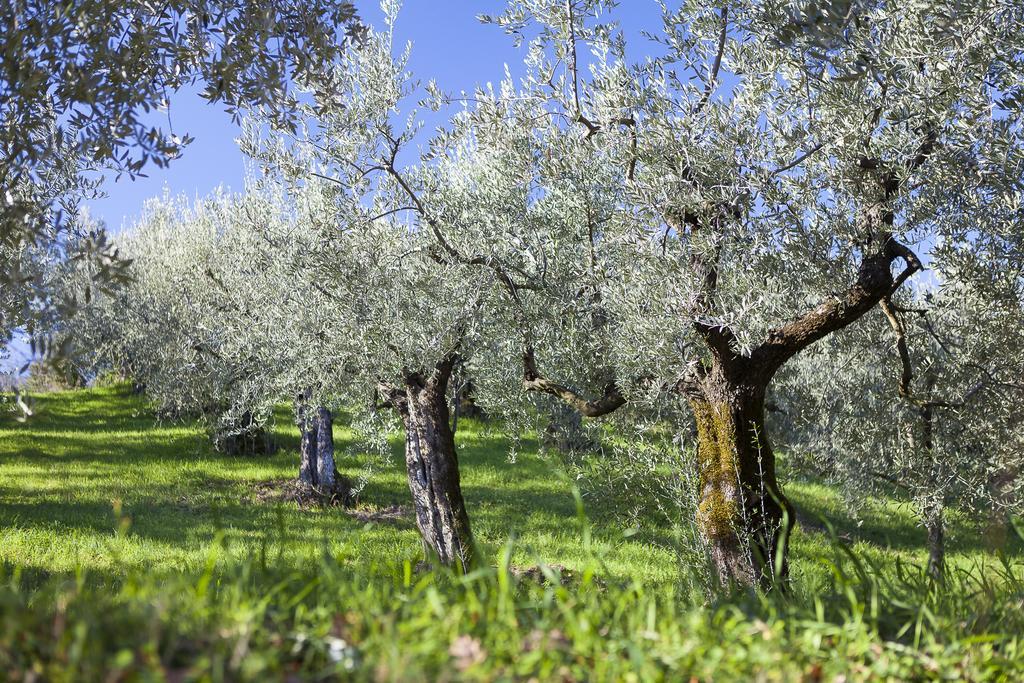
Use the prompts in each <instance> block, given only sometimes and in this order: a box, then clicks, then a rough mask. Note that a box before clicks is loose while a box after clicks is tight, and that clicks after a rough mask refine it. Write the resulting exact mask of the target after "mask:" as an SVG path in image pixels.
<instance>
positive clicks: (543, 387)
mask: <svg viewBox="0 0 1024 683" xmlns="http://www.w3.org/2000/svg"><path fill="white" fill-rule="evenodd" d="M523 388H524V389H526V391H533V392H537V393H543V394H548V395H550V396H554V397H556V398H558V399H561V400H562V401H563V402H564V403H565V404H566V405H568V406H570V407H571V408H573V409H574V410H576V411H577V412H579V414H580V415H582V416H583V417H601V416H602V415H607V414H608V413H611V412H614V411H616V410H618V409H619V408H621V407H622V406H623V405H625V404H626V397H625V396H623V395H622V392H621V391H619V387H618V385H617V384H616V383H615V382H609V383H607V384H606V385H605V387H604V394H603V395H602V396H601V397H600V398H598V399H593V400H589V399H587V398H585V397H583V396H581V395H580V394H579V393H578V392H576V391H574V390H572V389H570V388H569V387H567V386H565V385H564V384H559V383H558V382H553V381H551V380H549V379H548V378H547V377H545V376H544V375H542V374H541V373H540V371H539V370H538V369H537V360H536V358H535V356H534V352H533V349H532V348H527V349H526V351H524V352H523Z"/></svg>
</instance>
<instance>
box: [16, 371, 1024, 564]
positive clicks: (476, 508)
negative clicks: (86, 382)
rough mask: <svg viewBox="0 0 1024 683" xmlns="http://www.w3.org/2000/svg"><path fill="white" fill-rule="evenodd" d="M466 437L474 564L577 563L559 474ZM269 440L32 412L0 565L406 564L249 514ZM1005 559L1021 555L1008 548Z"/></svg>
mask: <svg viewBox="0 0 1024 683" xmlns="http://www.w3.org/2000/svg"><path fill="white" fill-rule="evenodd" d="M464 424H465V426H464V427H463V428H460V431H459V435H458V437H457V442H458V446H459V454H460V461H461V464H462V469H463V489H464V492H465V495H466V498H467V503H468V506H469V510H470V515H471V518H472V521H473V524H474V528H475V531H476V534H477V536H478V540H479V541H481V542H482V544H483V545H484V547H485V549H488V551H489V552H496V551H497V550H498V549H499V548H500V547H501V546H502V545H503V544H505V543H506V542H507V540H508V539H509V538H510V537H513V536H514V537H515V538H516V539H517V541H516V551H515V555H514V557H513V562H514V563H515V564H519V565H532V564H535V563H537V562H538V561H539V560H540V561H544V562H547V563H558V564H562V565H565V566H566V567H569V568H574V567H578V566H580V565H582V564H584V563H586V560H587V552H586V550H585V548H584V547H583V543H582V540H581V539H582V534H581V527H580V524H579V520H578V517H577V513H576V503H575V499H574V497H573V494H572V487H571V484H570V482H568V481H567V480H566V478H565V477H564V475H561V474H560V471H561V468H560V467H559V465H558V463H557V461H555V460H552V459H550V458H545V457H542V456H540V455H538V454H537V452H536V450H535V449H534V450H530V449H529V448H528V449H527V450H526V451H525V452H524V453H522V454H520V455H519V457H518V458H517V461H516V462H515V463H509V462H508V460H507V444H506V443H505V442H504V441H503V440H502V439H501V438H499V437H497V436H495V435H493V434H488V433H487V431H486V430H484V429H482V428H481V427H480V425H476V424H473V423H464ZM276 429H277V434H276V435H275V436H276V438H277V440H278V441H279V443H281V445H282V448H281V449H280V450H279V452H278V453H277V454H276V455H274V456H271V457H258V458H229V457H225V456H222V455H219V454H216V453H213V452H212V451H211V450H210V448H209V446H208V445H207V442H206V439H205V435H204V434H203V433H202V431H201V430H199V429H198V428H196V427H194V426H191V425H181V424H157V423H156V422H155V421H154V419H153V417H152V416H151V414H150V413H149V412H148V411H147V410H146V407H145V404H144V402H143V401H142V400H141V399H139V398H136V397H132V396H130V395H128V394H127V393H126V391H125V389H123V388H113V389H97V390H88V391H75V392H66V393H61V394H53V395H48V396H43V397H40V398H39V399H38V401H37V415H36V416H34V417H33V418H31V420H30V421H28V422H27V423H20V422H17V421H15V420H14V419H13V418H11V417H9V416H2V417H0V562H6V563H9V564H12V565H16V566H19V567H24V568H26V569H30V570H33V569H34V570H42V571H44V572H45V571H55V570H56V571H64V570H73V569H75V568H76V567H79V566H81V567H85V568H88V569H90V570H94V571H98V572H99V573H108V572H110V573H121V572H123V571H124V570H125V569H127V568H129V567H144V568H147V569H149V570H152V571H178V570H196V569H201V568H202V566H203V565H204V564H205V563H206V562H207V559H208V557H209V556H210V549H211V547H212V546H213V544H214V543H215V541H216V539H218V538H219V537H220V536H223V538H224V539H226V541H227V544H226V551H224V552H222V553H221V560H220V561H221V562H225V563H229V564H230V563H232V562H237V561H239V560H244V559H246V558H251V557H253V556H254V555H257V554H259V553H266V556H267V557H268V558H269V559H271V560H272V561H273V562H274V563H275V564H285V565H294V566H301V565H303V564H305V563H308V562H310V561H311V560H312V559H313V558H315V557H317V556H319V555H320V554H321V553H322V552H323V550H324V548H325V545H326V546H327V547H328V549H329V551H330V552H331V554H333V555H334V556H336V557H337V558H338V559H339V560H340V561H341V562H342V563H344V564H348V565H350V566H351V567H353V568H354V569H357V568H360V567H363V568H366V567H379V566H382V565H394V564H396V563H401V562H402V561H403V560H406V559H408V560H411V561H414V562H415V561H417V560H418V559H419V558H420V547H419V542H418V537H417V534H416V530H415V528H414V525H413V523H412V521H411V519H408V518H406V519H399V520H396V521H380V522H374V521H370V522H367V521H365V518H364V519H360V518H358V517H356V516H353V515H350V514H346V513H344V512H342V511H339V510H336V509H334V510H312V511H311V510H299V509H298V508H296V507H295V506H294V505H290V504H281V503H271V502H256V501H255V499H254V496H253V490H254V484H255V483H256V482H259V481H263V480H268V479H280V478H285V477H292V476H294V475H295V472H296V468H297V455H296V452H297V446H298V434H297V432H296V431H295V429H294V428H293V427H292V426H291V425H290V424H288V419H287V415H286V414H282V415H281V416H280V419H279V420H278V425H277V428H276ZM350 437H351V434H349V433H348V432H347V431H346V430H345V429H344V428H343V427H336V438H337V439H338V444H339V451H340V453H339V455H340V457H339V465H340V468H341V469H342V471H343V472H345V473H346V474H348V475H349V476H351V477H358V476H359V475H360V474H361V473H362V472H364V471H366V470H365V469H364V468H367V467H370V468H371V470H370V476H369V478H368V484H367V486H366V488H365V490H364V491H363V493H362V500H363V503H362V506H363V507H364V508H366V509H368V510H372V509H374V508H383V507H387V506H390V505H395V504H399V505H402V504H406V502H407V499H408V491H407V489H406V484H405V480H404V472H403V470H402V468H401V465H400V464H399V462H400V461H399V458H398V447H397V444H396V445H395V459H394V460H395V461H394V462H393V463H381V462H379V461H374V460H372V459H371V458H370V457H369V456H366V455H364V454H345V453H344V451H345V446H346V444H347V443H348V440H349V439H350ZM527 446H529V444H528V443H527ZM787 490H788V491H789V492H790V495H791V496H792V497H793V498H794V500H795V502H796V503H797V505H798V506H799V507H800V509H801V511H802V513H803V514H804V516H806V517H808V518H814V517H818V516H823V517H825V518H827V519H829V521H830V522H832V523H833V524H835V526H836V529H837V531H838V532H839V534H840V535H841V536H842V537H844V538H847V539H849V540H851V541H853V542H855V545H856V547H857V548H858V549H859V550H860V551H861V552H863V553H865V554H868V555H876V556H882V555H899V556H901V557H903V558H905V559H910V560H914V561H923V558H924V551H923V549H922V547H921V544H922V542H923V532H922V530H921V529H920V528H918V527H917V526H916V524H915V521H914V517H913V514H912V511H911V510H910V509H909V508H908V506H906V505H904V504H900V503H899V502H897V501H894V500H878V501H869V502H868V505H867V506H866V509H865V510H864V511H863V512H862V515H861V519H862V522H861V523H860V524H859V525H858V523H857V522H856V521H855V520H854V519H853V518H852V517H851V516H850V515H849V514H847V512H846V511H845V509H844V506H843V504H842V502H841V498H840V496H839V495H838V494H837V493H836V492H835V491H834V490H832V489H829V488H828V487H825V486H822V485H820V484H815V483H809V482H790V483H789V485H788V489H787ZM118 506H120V509H121V520H120V522H119V519H118V517H117V514H116V512H115V509H116V508H117V507H118ZM586 506H587V514H588V516H589V518H590V519H591V521H592V522H593V527H594V539H595V542H596V544H597V546H598V547H599V550H600V552H601V554H602V555H603V557H604V558H605V562H606V564H607V570H608V571H609V572H610V573H611V574H615V575H619V576H631V577H636V578H639V579H641V580H644V581H645V582H657V583H660V582H665V581H671V580H672V579H673V578H675V577H676V575H677V571H678V567H677V559H676V557H677V556H676V555H675V553H674V552H673V551H672V549H671V546H672V541H671V537H672V533H671V529H669V528H667V527H666V526H664V525H659V524H657V523H656V522H654V521H647V522H646V523H644V525H643V528H642V529H640V530H639V531H640V533H636V532H635V530H633V531H629V530H627V529H625V528H624V527H625V522H623V521H622V520H621V519H620V518H619V516H618V515H617V514H616V510H614V509H611V504H605V505H602V504H601V500H600V496H588V497H587V499H586ZM119 526H120V527H121V528H122V529H123V531H122V532H119V531H118V529H119ZM950 535H951V549H952V554H953V558H954V560H964V559H968V558H974V557H975V556H977V555H978V554H979V553H980V552H982V551H983V549H984V547H985V545H986V539H985V534H984V533H983V532H982V531H981V530H980V529H979V528H975V527H971V526H968V525H965V524H964V523H963V521H962V520H954V524H953V526H952V531H951V534H950ZM282 541H284V542H282ZM826 544H827V539H826V537H825V536H824V535H823V534H822V533H819V532H814V531H807V530H804V531H800V532H798V533H797V534H796V537H795V539H794V546H793V547H794V557H795V558H796V563H795V567H796V569H795V573H796V575H797V576H803V578H804V579H805V580H809V582H810V583H817V580H818V575H819V574H822V573H823V572H820V571H819V569H818V567H819V566H820V565H819V563H817V562H816V561H814V560H812V559H811V558H813V557H816V556H820V555H822V554H823V549H824V548H825V546H826ZM1009 550H1011V552H1013V553H1014V554H1019V553H1020V548H1019V547H1018V546H1015V547H1013V548H1010V549H1009ZM887 559H892V558H891V557H890V558H887Z"/></svg>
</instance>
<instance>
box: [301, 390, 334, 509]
mask: <svg viewBox="0 0 1024 683" xmlns="http://www.w3.org/2000/svg"><path fill="white" fill-rule="evenodd" d="M308 397H309V392H303V393H302V394H300V395H299V397H298V398H297V399H296V411H295V413H296V423H297V425H298V428H299V434H300V435H301V440H300V444H299V481H301V482H302V483H303V484H306V485H307V486H309V487H311V488H315V489H319V490H323V491H333V490H334V488H335V486H336V485H337V482H338V471H337V465H336V464H335V461H334V417H333V415H332V414H331V411H330V410H328V409H327V408H324V407H323V406H319V407H312V406H310V405H309V403H308Z"/></svg>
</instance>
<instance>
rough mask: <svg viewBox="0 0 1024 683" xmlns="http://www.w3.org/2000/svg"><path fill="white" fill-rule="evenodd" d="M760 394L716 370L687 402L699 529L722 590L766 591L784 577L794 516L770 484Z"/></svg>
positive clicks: (771, 467) (770, 457)
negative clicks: (729, 587) (753, 588)
mask: <svg viewBox="0 0 1024 683" xmlns="http://www.w3.org/2000/svg"><path fill="white" fill-rule="evenodd" d="M766 389H767V387H766V385H765V383H763V382H759V381H757V380H756V379H754V380H750V379H744V378H742V377H740V378H735V377H729V376H728V374H727V373H725V372H723V371H721V369H720V368H719V369H717V370H716V371H713V372H711V373H709V374H708V376H706V377H705V378H704V381H703V382H702V383H701V385H700V389H699V391H696V392H691V393H690V396H689V404H690V407H691V409H692V410H693V415H694V418H695V421H696V424H697V465H698V481H699V491H698V505H697V519H696V521H697V528H698V529H699V531H700V533H701V535H702V536H703V537H704V539H705V542H706V543H707V544H708V548H709V550H710V554H711V559H712V562H713V564H714V567H715V570H716V572H717V574H718V578H719V580H720V581H721V582H722V583H726V584H729V583H739V584H742V585H761V586H762V587H766V588H767V587H770V586H772V585H773V584H774V583H776V582H778V581H780V580H784V579H785V578H786V575H787V572H788V565H787V562H786V552H785V550H786V548H785V544H786V541H787V538H788V536H789V532H790V530H791V529H792V526H793V522H794V515H793V509H792V505H791V504H790V502H789V500H788V499H787V498H786V497H785V495H784V494H783V492H782V489H781V488H780V487H779V484H778V481H777V479H776V476H775V453H774V452H773V451H772V447H771V443H770V441H769V440H768V433H767V431H766V430H765V419H764V399H765V391H766Z"/></svg>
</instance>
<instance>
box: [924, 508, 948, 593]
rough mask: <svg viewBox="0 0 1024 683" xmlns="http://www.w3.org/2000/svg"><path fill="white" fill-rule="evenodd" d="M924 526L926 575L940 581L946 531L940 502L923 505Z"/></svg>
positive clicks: (943, 573)
mask: <svg viewBox="0 0 1024 683" xmlns="http://www.w3.org/2000/svg"><path fill="white" fill-rule="evenodd" d="M924 526H925V529H926V530H927V531H928V575H929V576H931V577H932V578H933V579H935V580H936V581H942V579H943V577H944V576H945V568H946V531H945V524H944V521H943V506H942V503H941V502H934V503H929V504H927V505H925V508H924Z"/></svg>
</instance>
